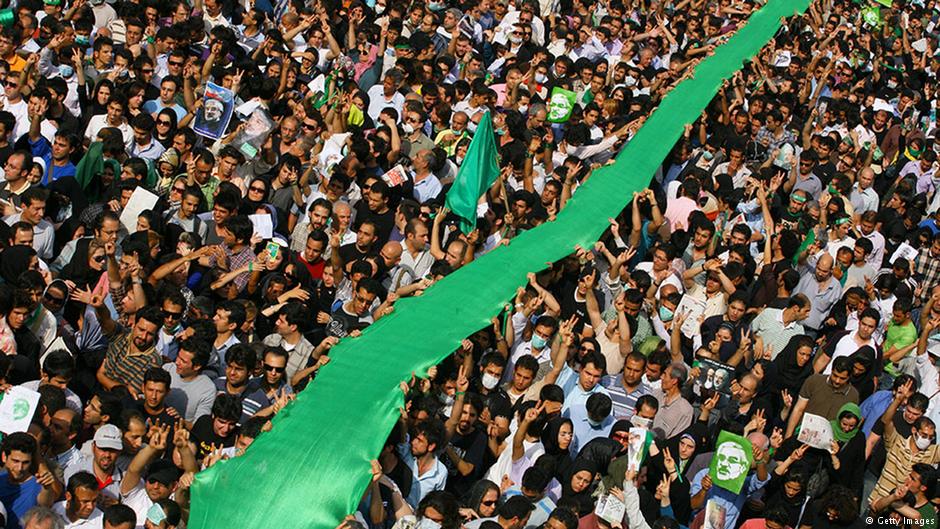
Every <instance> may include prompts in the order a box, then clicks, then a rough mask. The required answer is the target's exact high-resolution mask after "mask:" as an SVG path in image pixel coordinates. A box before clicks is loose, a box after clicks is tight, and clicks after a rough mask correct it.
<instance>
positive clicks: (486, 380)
mask: <svg viewBox="0 0 940 529" xmlns="http://www.w3.org/2000/svg"><path fill="white" fill-rule="evenodd" d="M480 383H481V384H483V387H484V388H486V389H493V388H495V387H496V385H497V384H499V379H498V378H496V377H495V376H493V375H491V374H489V373H483V379H482V380H481V381H480Z"/></svg>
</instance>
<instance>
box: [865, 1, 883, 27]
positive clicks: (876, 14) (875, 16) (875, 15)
mask: <svg viewBox="0 0 940 529" xmlns="http://www.w3.org/2000/svg"><path fill="white" fill-rule="evenodd" d="M862 21H863V22H864V23H865V24H867V25H869V26H872V27H876V28H877V27H880V26H881V9H879V8H878V7H876V6H868V7H866V8H864V9H862Z"/></svg>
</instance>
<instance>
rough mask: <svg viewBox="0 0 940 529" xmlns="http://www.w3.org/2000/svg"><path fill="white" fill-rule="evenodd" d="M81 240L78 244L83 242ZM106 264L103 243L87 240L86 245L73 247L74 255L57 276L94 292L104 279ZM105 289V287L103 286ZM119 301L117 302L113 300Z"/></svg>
mask: <svg viewBox="0 0 940 529" xmlns="http://www.w3.org/2000/svg"><path fill="white" fill-rule="evenodd" d="M85 241H86V239H83V240H82V241H80V242H85ZM107 262H108V256H107V254H106V251H105V246H104V243H102V242H101V241H99V240H97V239H94V238H89V239H87V244H78V245H76V246H75V254H74V255H72V259H71V260H70V261H69V262H68V264H67V265H65V267H63V268H62V272H61V273H60V274H59V278H60V279H66V280H69V281H72V282H73V283H75V286H76V287H77V288H79V289H82V290H84V289H85V288H90V289H92V290H94V289H95V288H96V287H97V286H98V284H99V283H101V282H102V281H104V282H105V283H106V282H107V280H106V279H105V277H106V276H105V273H104V272H105V269H106V266H107ZM104 288H105V289H107V285H106V284H105V285H104ZM115 301H119V300H115Z"/></svg>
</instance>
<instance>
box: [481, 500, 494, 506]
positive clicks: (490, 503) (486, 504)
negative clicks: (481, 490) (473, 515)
mask: <svg viewBox="0 0 940 529" xmlns="http://www.w3.org/2000/svg"><path fill="white" fill-rule="evenodd" d="M480 505H484V506H486V507H492V506H494V505H496V500H490V501H481V502H480Z"/></svg>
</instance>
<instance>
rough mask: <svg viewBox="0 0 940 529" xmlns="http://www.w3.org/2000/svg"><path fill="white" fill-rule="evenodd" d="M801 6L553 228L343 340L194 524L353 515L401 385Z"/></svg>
mask: <svg viewBox="0 0 940 529" xmlns="http://www.w3.org/2000/svg"><path fill="white" fill-rule="evenodd" d="M808 5H809V0H770V1H769V2H768V3H767V5H765V6H764V7H763V8H761V9H760V10H759V11H756V12H755V13H754V14H752V15H751V17H750V19H749V21H748V23H747V24H746V25H745V26H744V27H742V28H741V29H740V30H739V31H738V32H737V33H736V34H735V35H734V36H733V37H732V38H731V39H730V40H729V41H728V42H727V43H726V44H724V45H722V46H720V47H718V48H717V49H716V50H715V53H714V55H712V56H711V57H709V58H707V59H706V60H705V61H703V62H702V63H701V64H699V66H698V67H697V69H696V74H695V76H694V78H692V79H688V80H686V81H684V82H683V83H681V84H680V85H679V86H677V87H676V88H675V89H674V90H673V91H672V92H671V93H670V94H669V95H668V96H667V97H666V98H665V99H664V100H663V102H662V104H661V105H660V107H659V109H658V110H657V111H656V112H654V113H653V114H652V115H651V116H650V118H649V119H648V120H647V122H646V124H645V126H644V127H642V128H641V129H640V131H639V132H638V133H637V135H636V136H635V137H634V138H633V140H632V141H631V142H630V143H629V144H628V145H627V146H626V148H625V149H624V150H623V152H622V153H621V154H620V156H618V158H617V160H616V163H614V164H613V165H609V166H605V167H603V168H600V169H598V170H596V171H595V172H594V174H593V176H592V177H591V178H590V180H588V181H587V182H586V183H585V184H584V185H582V186H581V188H580V189H579V190H578V193H576V194H575V195H574V196H573V197H572V198H571V200H570V201H569V202H568V205H567V207H565V209H563V210H562V211H561V212H560V213H559V214H558V217H557V219H556V220H555V221H554V222H547V223H544V224H542V225H541V226H539V227H538V228H536V229H533V230H529V231H526V232H524V233H522V234H520V235H519V236H518V237H516V238H514V239H513V240H512V244H510V245H509V246H501V247H499V248H497V249H495V250H493V251H491V252H489V253H487V254H486V255H484V256H483V257H482V258H480V259H478V260H476V261H474V262H473V263H472V264H471V265H468V266H465V267H463V268H461V269H459V270H457V271H456V272H454V273H453V274H451V275H449V276H448V277H446V278H445V279H443V280H441V281H439V282H438V283H436V284H435V285H434V286H433V287H431V288H429V289H428V290H426V291H425V293H424V295H422V296H420V297H417V298H405V299H402V300H399V301H398V302H397V303H396V304H395V310H394V312H392V314H391V315H389V316H387V317H385V318H382V319H380V320H379V321H377V322H375V323H374V324H372V325H371V326H369V327H368V328H367V329H366V330H365V331H364V332H363V333H362V336H360V337H358V338H347V339H345V340H343V341H341V342H340V343H339V344H338V345H337V346H336V347H334V348H333V349H332V350H331V352H330V357H331V358H332V361H331V362H330V363H329V364H327V365H326V366H324V368H323V369H321V370H320V372H319V373H318V376H317V379H316V381H315V382H314V383H313V384H311V385H310V386H309V387H308V388H307V389H306V390H304V391H302V392H301V393H300V394H299V395H298V396H297V399H296V401H295V402H294V403H293V404H291V405H290V406H288V407H287V408H286V409H284V410H283V411H281V412H280V413H279V414H278V415H277V416H276V417H275V418H274V429H273V430H272V431H271V432H269V433H265V434H262V435H261V436H259V437H258V439H257V440H255V442H254V443H253V444H252V445H251V447H250V448H249V449H248V451H247V452H246V454H245V455H244V456H241V457H236V458H234V459H230V460H227V461H222V462H220V463H217V464H216V465H214V466H213V467H212V468H210V469H208V470H206V471H204V472H201V473H199V474H198V475H197V477H196V481H195V483H194V484H193V487H192V494H193V497H192V510H191V513H190V517H189V526H190V527H191V528H192V529H217V528H219V527H226V528H229V529H248V528H252V529H253V528H255V527H277V528H278V529H311V528H312V529H333V528H334V527H336V526H337V524H338V523H339V521H340V520H342V519H343V518H344V517H345V516H346V515H348V514H349V513H351V512H353V511H355V510H356V507H357V506H358V504H359V502H360V499H361V498H362V496H363V493H364V492H365V490H366V487H367V486H368V485H369V482H370V479H371V475H370V472H369V468H370V467H369V461H370V460H371V459H374V458H376V457H377V456H378V454H379V452H380V451H381V449H382V447H383V445H384V444H385V441H386V438H387V436H388V433H389V431H390V430H391V428H392V426H393V425H394V424H395V422H396V421H397V420H398V416H399V415H398V409H399V407H400V406H402V402H403V395H402V393H401V390H399V388H398V384H399V382H400V381H402V380H405V379H406V378H408V377H410V375H411V373H412V372H417V373H423V372H425V371H426V370H427V368H428V367H430V366H432V365H434V364H435V363H437V362H439V361H440V360H441V359H442V358H443V357H445V356H447V355H448V354H450V353H451V352H453V351H454V350H455V349H456V348H457V347H458V346H459V345H460V342H461V340H463V339H464V338H466V337H467V336H469V335H470V334H472V333H474V332H476V331H477V330H479V329H482V328H484V327H488V326H489V325H490V318H491V317H492V316H493V315H495V314H498V313H499V311H500V310H501V309H502V308H503V306H504V304H505V302H506V300H507V299H511V298H512V296H513V292H515V289H516V288H517V287H518V286H520V285H524V284H525V283H526V274H527V273H528V272H533V271H537V270H541V269H543V268H545V263H547V262H554V261H557V260H559V259H561V258H563V257H565V256H567V255H569V254H571V253H572V252H573V250H574V246H575V245H576V244H580V245H581V246H582V247H588V246H587V245H589V244H592V243H593V242H594V241H596V240H597V238H598V237H599V236H600V235H601V234H602V233H603V232H604V230H605V229H607V227H608V222H607V219H608V218H611V217H616V216H617V215H618V214H619V213H620V211H621V210H622V209H623V208H624V206H625V205H626V204H629V202H630V199H631V197H632V196H633V192H634V191H639V190H641V189H644V188H645V187H646V186H647V185H648V183H649V182H650V179H651V177H652V176H653V174H654V173H655V172H656V170H657V169H658V167H659V165H660V164H661V163H662V160H663V159H664V158H665V157H666V155H667V154H668V153H669V151H670V150H671V149H672V147H673V145H674V144H675V142H676V141H677V140H678V139H679V138H680V136H681V135H682V132H683V129H684V126H685V124H686V123H692V122H694V121H695V120H696V119H698V116H699V114H700V113H701V112H702V109H704V108H705V107H706V106H707V105H708V104H709V103H710V102H711V100H712V98H713V97H714V96H715V94H716V93H717V92H718V89H719V87H720V86H721V84H722V82H723V81H724V80H725V79H729V78H730V77H731V76H732V75H733V74H734V73H735V72H736V71H737V70H739V69H740V68H741V66H742V64H743V63H744V61H747V60H750V59H751V58H753V57H755V56H756V55H757V52H758V51H760V48H761V47H762V46H763V45H764V44H765V43H766V42H767V41H768V40H770V39H771V38H772V37H773V36H774V34H775V33H776V32H777V29H778V28H779V25H780V20H781V18H782V17H787V16H790V15H794V14H799V13H802V12H803V11H804V10H805V9H806V8H807V6H808Z"/></svg>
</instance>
